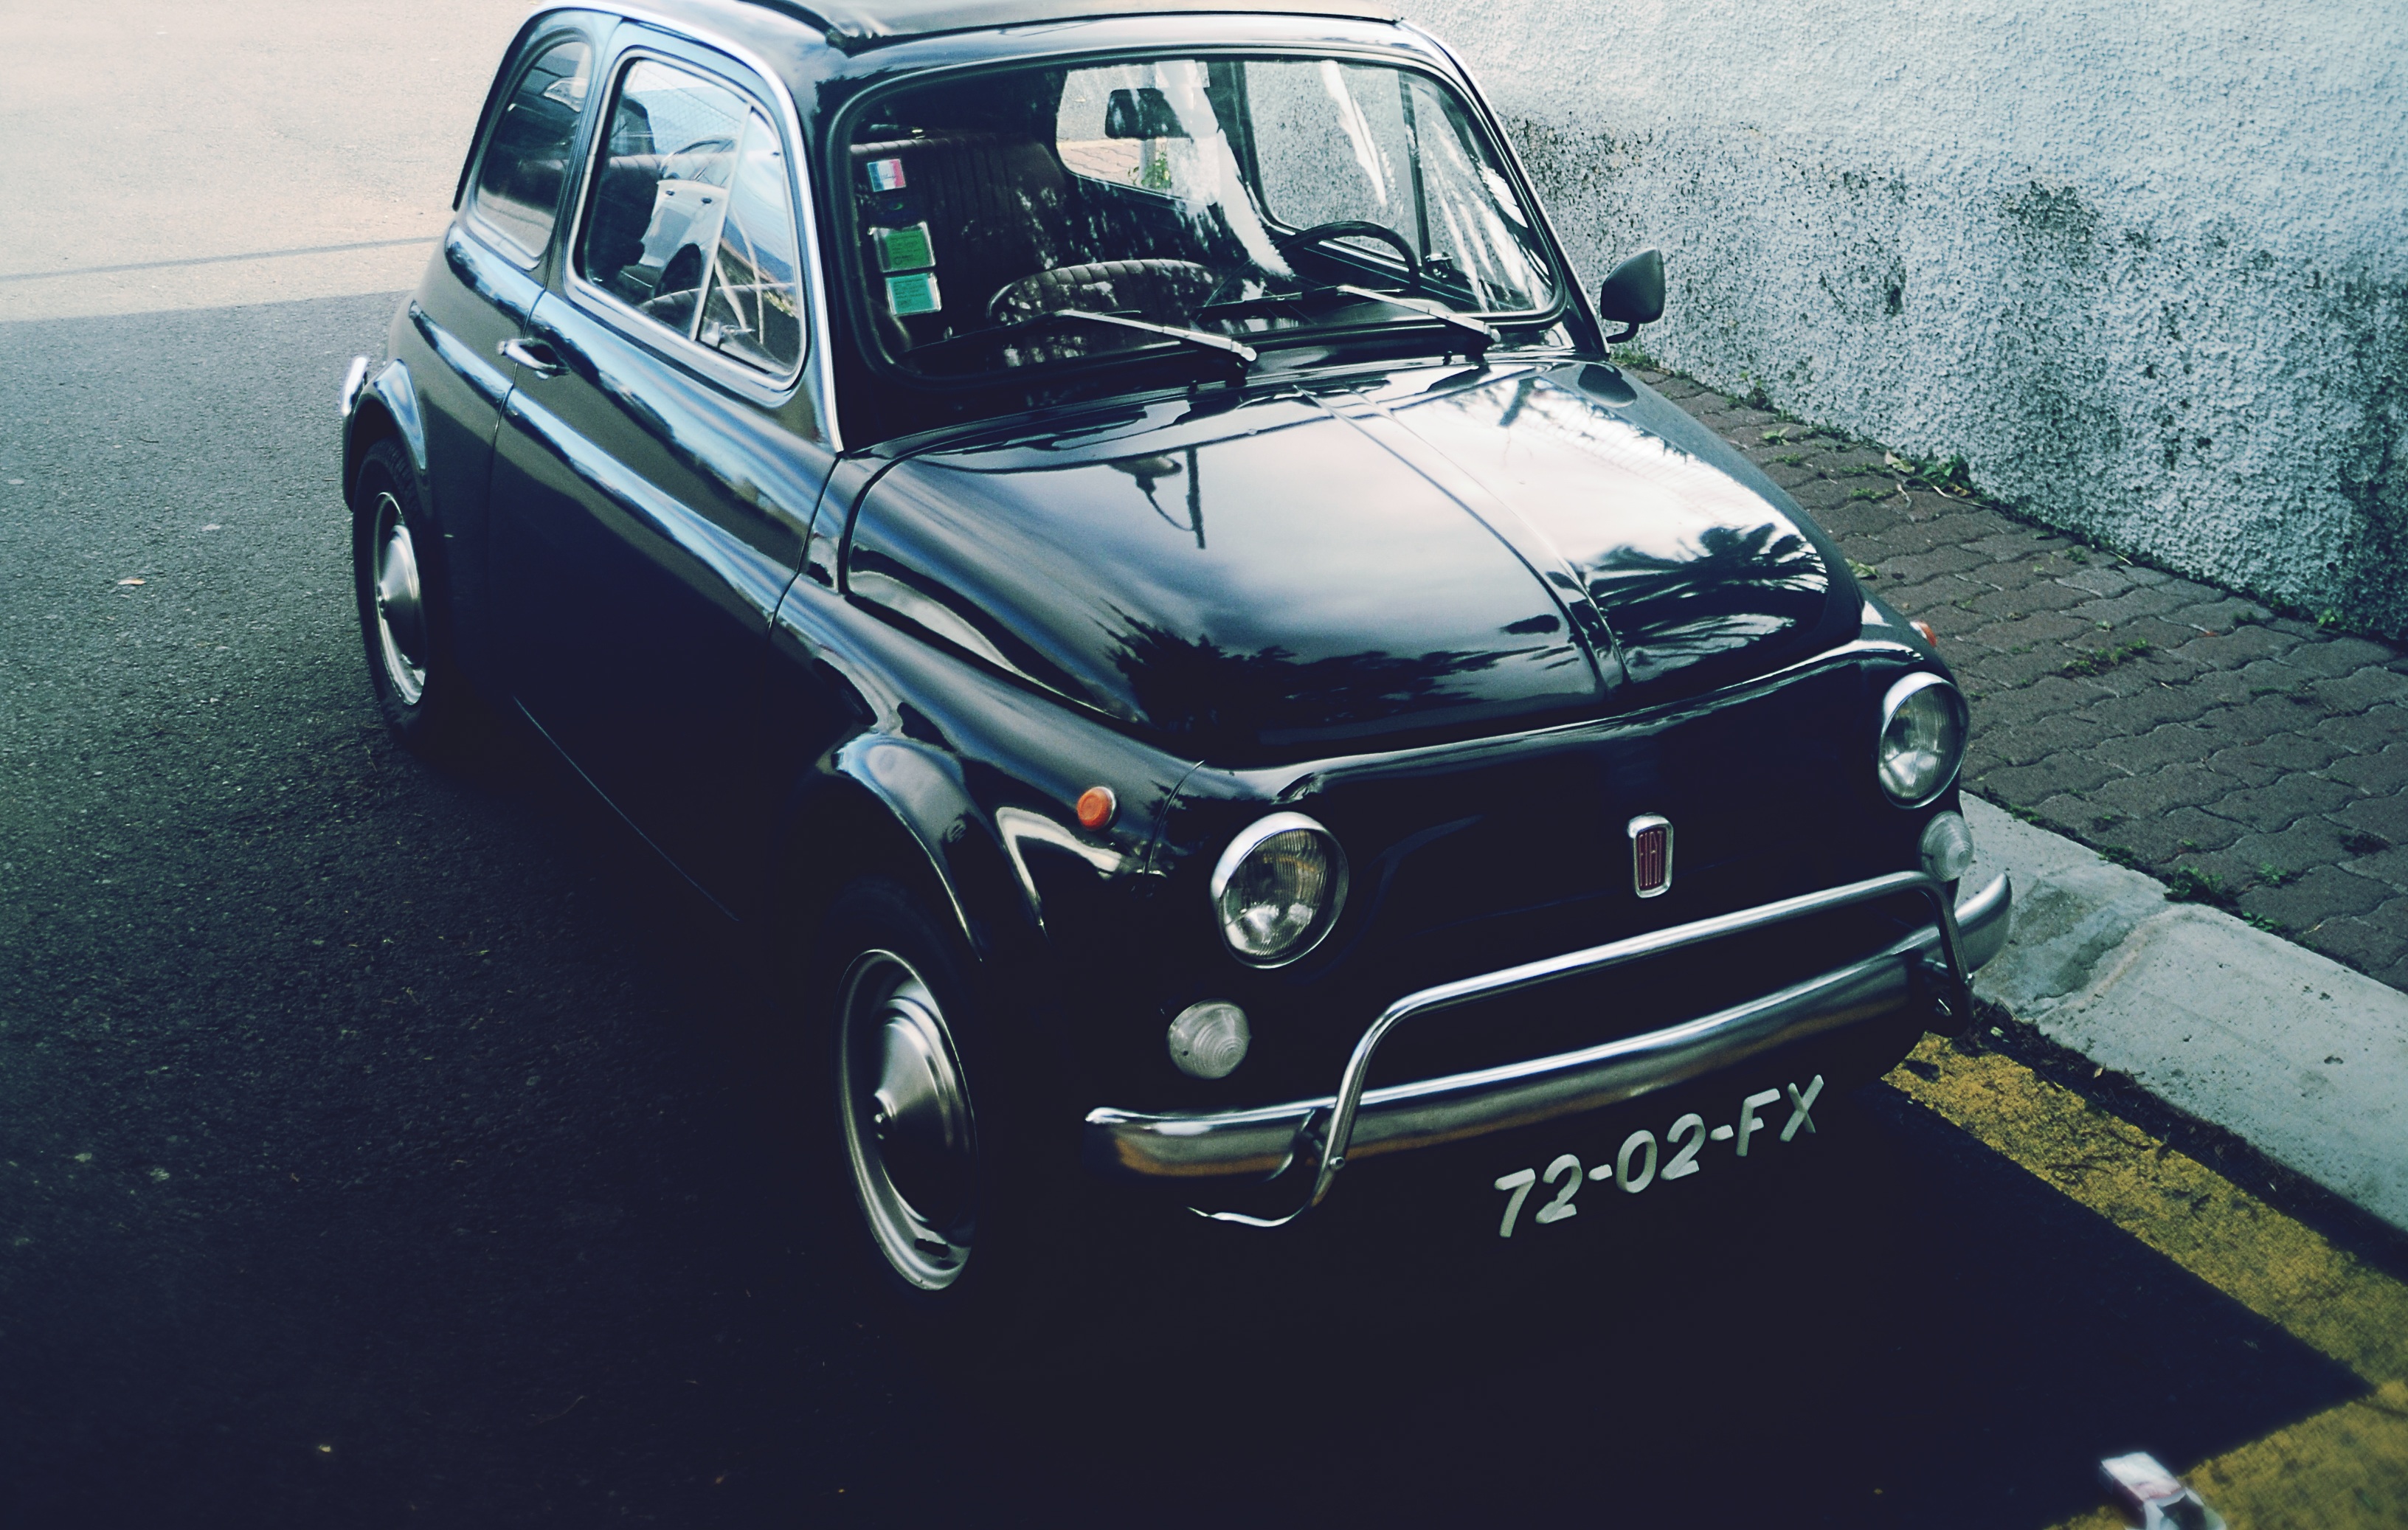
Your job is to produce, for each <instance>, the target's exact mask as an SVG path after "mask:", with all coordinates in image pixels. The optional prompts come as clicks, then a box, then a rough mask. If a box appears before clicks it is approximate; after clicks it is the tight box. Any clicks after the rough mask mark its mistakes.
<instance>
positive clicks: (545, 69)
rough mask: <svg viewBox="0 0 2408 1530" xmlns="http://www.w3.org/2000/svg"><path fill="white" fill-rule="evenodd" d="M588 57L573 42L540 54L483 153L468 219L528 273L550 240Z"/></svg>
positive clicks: (579, 43) (582, 104)
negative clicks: (508, 250) (520, 261)
mask: <svg viewBox="0 0 2408 1530" xmlns="http://www.w3.org/2000/svg"><path fill="white" fill-rule="evenodd" d="M592 64H593V50H591V49H589V48H587V47H586V45H585V43H584V42H583V41H582V40H572V41H569V42H563V43H555V44H554V45H553V46H552V47H550V48H547V49H545V50H543V52H542V54H541V55H540V56H539V57H538V58H537V59H536V61H535V63H533V64H529V65H528V66H527V71H526V73H524V74H523V75H521V76H519V82H518V85H517V87H516V88H515V89H513V90H512V91H511V92H510V94H509V101H508V102H506V103H505V104H504V105H503V107H502V113H501V116H500V117H499V118H497V119H496V120H495V122H494V132H493V137H492V138H491V139H490V140H489V141H488V142H487V143H486V145H485V158H484V163H483V164H481V165H480V167H479V168H478V171H477V189H476V195H475V197H474V198H473V200H471V202H470V203H469V211H470V212H471V213H472V214H474V215H475V217H476V220H477V222H479V223H480V225H482V226H483V228H484V229H485V231H486V232H487V233H490V234H492V235H493V236H495V237H496V238H498V239H500V240H501V241H502V242H503V243H505V244H507V245H509V246H510V247H512V248H513V249H515V250H517V251H518V252H519V254H520V255H521V256H522V257H523V258H524V259H525V261H526V262H527V264H529V265H533V264H534V263H535V261H536V260H537V258H538V257H539V256H540V255H541V254H542V253H543V247H544V244H545V242H546V241H547V240H549V239H550V238H551V237H552V219H553V217H554V216H555V215H556V213H557V210H558V208H559V207H560V187H561V182H562V180H563V179H566V175H567V170H568V147H569V140H570V139H571V138H573V137H574V136H576V134H577V119H578V118H579V117H580V116H581V115H582V114H583V112H584V110H585V89H586V85H587V82H588V79H587V71H588V70H589V69H590V68H591V66H592Z"/></svg>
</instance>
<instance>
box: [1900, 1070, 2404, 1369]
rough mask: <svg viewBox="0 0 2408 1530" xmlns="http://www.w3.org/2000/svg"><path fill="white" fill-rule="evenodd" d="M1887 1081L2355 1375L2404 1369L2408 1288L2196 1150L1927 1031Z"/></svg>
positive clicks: (2028, 1071) (2035, 1075) (2060, 1088)
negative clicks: (2177, 1147)
mask: <svg viewBox="0 0 2408 1530" xmlns="http://www.w3.org/2000/svg"><path fill="white" fill-rule="evenodd" d="M1889 1082H1890V1083H1891V1084H1892V1085H1894V1086H1895V1087H1896V1088H1898V1089H1899V1091H1900V1092H1901V1093H1903V1094H1906V1095H1907V1096H1908V1097H1909V1098H1911V1099H1913V1100H1914V1101H1916V1102H1917V1103H1918V1104H1921V1105H1923V1106H1926V1107H1928V1108H1930V1109H1931V1110H1933V1111H1935V1112H1937V1113H1938V1114H1939V1115H1941V1116H1942V1117H1943V1118H1944V1119H1946V1120H1948V1121H1949V1122H1954V1123H1955V1124H1956V1125H1957V1126H1958V1127H1961V1128H1962V1129H1964V1130H1965V1131H1967V1132H1970V1133H1971V1134H1972V1135H1973V1136H1974V1137H1977V1138H1979V1139H1980V1140H1981V1141H1982V1142H1983V1143H1985V1144H1986V1145H1987V1146H1988V1147H1990V1148H1992V1149H1994V1150H1995V1151H1998V1152H2000V1153H2001V1154H2003V1155H2004V1156H2006V1157H2007V1158H2009V1159H2011V1160H2013V1161H2014V1163H2015V1164H2017V1165H2020V1166H2022V1167H2023V1168H2025V1169H2027V1170H2028V1171H2029V1172H2031V1173H2032V1174H2034V1175H2037V1176H2038V1177H2039V1178H2041V1179H2042V1180H2046V1181H2047V1182H2048V1183H2049V1184H2051V1185H2054V1186H2055V1187H2057V1190H2059V1191H2060V1192H2062V1193H2063V1194H2066V1195H2068V1196H2070V1197H2071V1198H2072V1199H2073V1200H2075V1201H2077V1202H2079V1203H2081V1204H2082V1205H2084V1206H2085V1207H2088V1208H2090V1209H2091V1210H2093V1211H2096V1212H2098V1213H2099V1214H2100V1215H2101V1216H2103V1217H2105V1218H2106V1219H2107V1220H2108V1221H2109V1222H2111V1223H2114V1224H2115V1225H2116V1226H2118V1227H2120V1228H2122V1229H2123V1230H2124V1231H2125V1232H2127V1233H2129V1234H2130V1235H2132V1236H2133V1237H2137V1238H2139V1239H2140V1240H2141V1241H2142V1242H2143V1243H2145V1244H2147V1245H2148V1246H2149V1247H2150V1248H2152V1249H2155V1250H2156V1251H2157V1252H2159V1253H2161V1254H2164V1255H2165V1256H2166V1257H2167V1258H2169V1259H2171V1260H2172V1261H2173V1262H2174V1263H2175V1264H2177V1265H2181V1266H2182V1267H2183V1268H2185V1269H2186V1270H2189V1271H2190V1272H2191V1273H2192V1274H2194V1275H2196V1276H2198V1277H2200V1279H2201V1280H2205V1281H2207V1282H2208V1283H2209V1284H2210V1285H2213V1286H2214V1287H2215V1288H2216V1289H2218V1290H2220V1291H2222V1292H2223V1293H2224V1294H2226V1295H2229V1296H2230V1297H2232V1298H2233V1299H2234V1300H2235V1301H2238V1302H2239V1303H2241V1304H2242V1305H2243V1307H2246V1308H2249V1309H2250V1310H2251V1311H2253V1312H2256V1313H2257V1314H2259V1315H2260V1316H2262V1317H2265V1318H2267V1319H2269V1320H2270V1321H2272V1322H2273V1323H2277V1324H2279V1325H2280V1326H2282V1327H2284V1328H2286V1329H2287V1330H2289V1331H2290V1332H2291V1333H2292V1334H2293V1335H2294V1336H2295V1337H2298V1338H2299V1339H2300V1341H2301V1342H2303V1343H2306V1344H2310V1345H2313V1346H2315V1348H2317V1349H2319V1350H2322V1351H2324V1352H2325V1353H2327V1354H2329V1355H2331V1356H2332V1357H2333V1358H2334V1359H2336V1360H2338V1361H2340V1362H2341V1363H2342V1364H2343V1365H2345V1366H2349V1367H2350V1368H2351V1369H2353V1370H2355V1371H2357V1372H2358V1375H2360V1376H2362V1377H2364V1378H2366V1379H2367V1380H2369V1381H2371V1382H2373V1383H2375V1384H2377V1385H2380V1384H2382V1383H2383V1382H2386V1381H2401V1380H2408V1286H2403V1285H2401V1283H2400V1282H2399V1281H2397V1280H2392V1279H2391V1278H2390V1277H2388V1276H2386V1275H2385V1274H2383V1273H2382V1272H2381V1271H2379V1270H2374V1269H2371V1268H2369V1267H2368V1266H2367V1265H2364V1264H2362V1263H2360V1262H2359V1261H2358V1259H2357V1258H2356V1257H2355V1256H2353V1255H2351V1254H2349V1253H2348V1252H2346V1251H2343V1250H2340V1249H2336V1248H2334V1247H2333V1246H2332V1244H2330V1243H2329V1242H2328V1241H2327V1240H2326V1239H2325V1238H2324V1237H2322V1236H2321V1235H2320V1234H2318V1233H2316V1232H2315V1231H2313V1230H2312V1229H2310V1228H2307V1227H2303V1226H2301V1225H2300V1223H2296V1222H2293V1221H2292V1220H2291V1219H2290V1218H2288V1217H2286V1216H2285V1215H2283V1214H2282V1213H2281V1212H2279V1211H2277V1210H2275V1209H2274V1208H2272V1207H2271V1206H2268V1205H2267V1204H2266V1203H2265V1202H2263V1201H2261V1200H2259V1199H2258V1198H2257V1197H2256V1196H2255V1195H2252V1194H2249V1193H2248V1192H2246V1191H2244V1190H2242V1189H2241V1188H2239V1187H2238V1186H2236V1185H2234V1184H2233V1183H2232V1182H2231V1181H2230V1180H2227V1179H2225V1178H2224V1177H2223V1176H2222V1175H2220V1174H2218V1173H2216V1172H2215V1171H2214V1169H2211V1168H2209V1167H2208V1166H2207V1165H2204V1164H2201V1163H2200V1162H2199V1161H2198V1160H2197V1159H2194V1158H2191V1157H2189V1156H2188V1155H2186V1154H2185V1153H2181V1152H2177V1151H2174V1150H2173V1149H2172V1148H2171V1146H2169V1145H2168V1144H2167V1143H2165V1142H2163V1141H2161V1140H2160V1139H2158V1138H2157V1137H2152V1136H2151V1135H2149V1134H2148V1133H2146V1132H2144V1131H2143V1130H2141V1129H2140V1128H2139V1127H2137V1126H2135V1125H2133V1124H2132V1123H2131V1122H2128V1121H2125V1120H2124V1119H2123V1118H2122V1117H2120V1116H2116V1115H2114V1114H2112V1113H2111V1112H2109V1111H2106V1110H2103V1109H2101V1108H2099V1107H2097V1106H2095V1105H2092V1104H2091V1103H2090V1102H2089V1101H2087V1100H2085V1099H2084V1098H2083V1097H2082V1096H2081V1095H2079V1094H2074V1093H2073V1092H2072V1091H2071V1090H2069V1089H2065V1088H2063V1087H2061V1086H2059V1085H2057V1084H2053V1083H2050V1082H2049V1081H2048V1080H2044V1079H2042V1078H2041V1077H2040V1076H2039V1075H2037V1074H2035V1073H2033V1072H2032V1071H2031V1070H2030V1069H2029V1068H2028V1067H2025V1066H2024V1065H2022V1064H2020V1063H2017V1062H2015V1061H2014V1060H2013V1059H2011V1058H2007V1057H2003V1056H2000V1054H1998V1053H1996V1052H1968V1051H1962V1050H1960V1049H1959V1048H1957V1046H1956V1045H1955V1044H1953V1043H1952V1042H1949V1041H1947V1040H1945V1039H1943V1038H1942V1037H1932V1036H1927V1037H1924V1038H1923V1042H1922V1044H1921V1045H1920V1046H1918V1047H1916V1048H1915V1050H1914V1054H1913V1055H1912V1056H1911V1057H1910V1058H1909V1059H1908V1061H1907V1062H1906V1064H1905V1065H1902V1066H1900V1067H1899V1069H1898V1070H1897V1071H1896V1072H1894V1073H1892V1074H1891V1075H1890V1076H1889Z"/></svg>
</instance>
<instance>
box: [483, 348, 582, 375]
mask: <svg viewBox="0 0 2408 1530" xmlns="http://www.w3.org/2000/svg"><path fill="white" fill-rule="evenodd" d="M494 349H495V350H496V351H498V352H499V353H500V354H501V357H502V359H503V360H504V361H511V362H516V363H518V364H519V365H521V366H523V367H525V368H526V369H527V370H528V371H530V372H532V373H534V374H535V375H536V376H537V377H539V378H556V377H558V376H560V374H561V373H563V372H566V371H567V370H568V364H567V363H566V362H564V361H562V360H561V359H560V355H559V353H558V352H557V351H555V350H552V347H550V346H548V345H546V344H544V343H543V342H542V341H541V340H523V339H517V338H512V339H508V340H504V341H503V342H502V343H501V344H499V345H497V346H495V347H494Z"/></svg>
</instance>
